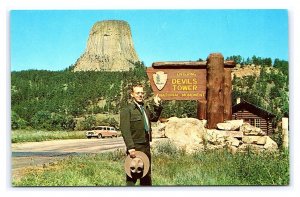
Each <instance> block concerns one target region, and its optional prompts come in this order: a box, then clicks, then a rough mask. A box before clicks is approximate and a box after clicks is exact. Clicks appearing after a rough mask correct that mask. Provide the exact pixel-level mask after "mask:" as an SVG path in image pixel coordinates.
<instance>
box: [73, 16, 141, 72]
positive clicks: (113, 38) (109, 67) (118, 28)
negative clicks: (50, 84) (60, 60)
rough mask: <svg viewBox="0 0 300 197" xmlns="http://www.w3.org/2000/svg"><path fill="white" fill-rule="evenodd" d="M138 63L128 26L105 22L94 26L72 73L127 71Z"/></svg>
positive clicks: (121, 22) (124, 23) (122, 22)
mask: <svg viewBox="0 0 300 197" xmlns="http://www.w3.org/2000/svg"><path fill="white" fill-rule="evenodd" d="M135 62H139V58H138V55H137V53H136V52H135V49H134V46H133V41H132V37H131V31H130V27H129V24H128V23H127V22H126V21H120V20H107V21H100V22H97V23H95V24H94V26H93V27H92V29H91V31H90V35H89V38H88V42H87V46H86V50H85V52H84V54H83V55H81V57H80V58H79V59H78V60H77V62H76V63H75V65H74V71H128V70H129V69H130V68H133V66H134V63H135Z"/></svg>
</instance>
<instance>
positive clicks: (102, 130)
mask: <svg viewBox="0 0 300 197" xmlns="http://www.w3.org/2000/svg"><path fill="white" fill-rule="evenodd" d="M85 135H86V137H87V138H89V139H90V138H92V137H97V138H104V137H118V131H117V130H116V128H115V127H111V126H96V127H94V128H93V129H92V130H90V131H87V132H86V133H85Z"/></svg>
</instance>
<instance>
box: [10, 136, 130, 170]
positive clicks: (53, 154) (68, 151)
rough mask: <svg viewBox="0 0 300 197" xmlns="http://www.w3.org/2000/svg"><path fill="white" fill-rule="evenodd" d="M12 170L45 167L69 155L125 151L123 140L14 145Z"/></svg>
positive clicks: (60, 141)
mask: <svg viewBox="0 0 300 197" xmlns="http://www.w3.org/2000/svg"><path fill="white" fill-rule="evenodd" d="M11 149H12V161H11V162H12V170H13V171H14V170H16V169H20V168H24V167H30V166H36V165H43V164H45V163H46V164H47V163H51V162H54V161H56V160H58V159H63V158H64V157H65V156H68V155H75V154H83V153H102V152H107V151H112V150H116V149H124V150H125V144H124V141H123V138H121V137H118V138H105V139H70V140H53V141H44V142H26V143H16V144H12V148H11Z"/></svg>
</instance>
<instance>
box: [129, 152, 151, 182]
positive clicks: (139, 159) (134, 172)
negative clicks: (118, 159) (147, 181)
mask: <svg viewBox="0 0 300 197" xmlns="http://www.w3.org/2000/svg"><path fill="white" fill-rule="evenodd" d="M135 156H136V157H135V158H131V157H130V155H127V157H126V159H125V164H124V167H125V172H126V174H127V175H128V176H129V177H131V178H132V176H135V177H138V178H142V177H144V176H145V175H146V174H147V173H148V171H149V167H150V162H149V158H148V157H147V155H146V154H145V153H143V152H141V151H135Z"/></svg>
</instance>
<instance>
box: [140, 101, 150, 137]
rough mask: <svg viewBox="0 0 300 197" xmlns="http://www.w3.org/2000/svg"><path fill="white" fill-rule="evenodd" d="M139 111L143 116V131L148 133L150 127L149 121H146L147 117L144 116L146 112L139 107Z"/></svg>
mask: <svg viewBox="0 0 300 197" xmlns="http://www.w3.org/2000/svg"><path fill="white" fill-rule="evenodd" d="M141 111H142V114H143V116H144V127H145V131H146V132H149V130H150V126H149V121H148V117H147V114H146V111H145V109H144V107H143V106H142V105H141Z"/></svg>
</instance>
